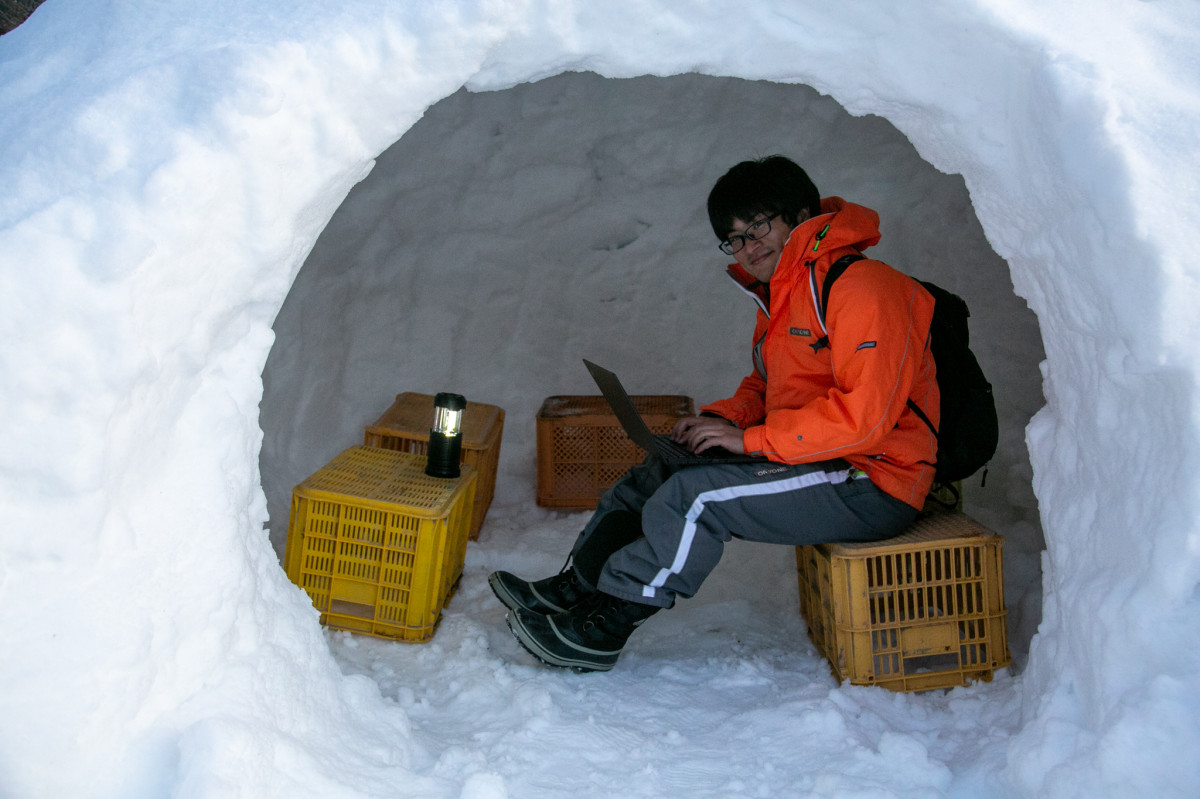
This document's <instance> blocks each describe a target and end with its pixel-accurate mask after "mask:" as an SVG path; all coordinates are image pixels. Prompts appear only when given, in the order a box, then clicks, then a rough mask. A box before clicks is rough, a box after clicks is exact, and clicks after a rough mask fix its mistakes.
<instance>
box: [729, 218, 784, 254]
mask: <svg viewBox="0 0 1200 799" xmlns="http://www.w3.org/2000/svg"><path fill="white" fill-rule="evenodd" d="M777 216H779V214H771V215H770V216H768V217H767V218H766V219H760V220H758V221H757V222H751V223H750V224H749V225H747V226H746V229H745V230H743V231H742V232H741V233H739V234H738V235H736V236H730V237H729V238H727V239H725V241H723V242H721V243H720V244H718V245H717V246H718V247H720V248H721V252H723V253H725V254H726V255H733V254H734V253H735V252H737V251H738V250H740V249H742V248H743V247H745V246H746V242H748V241H758V240H759V239H761V238H762V237H763V236H765V235H767V234H768V233H770V232H771V220H772V219H774V218H776V217H777Z"/></svg>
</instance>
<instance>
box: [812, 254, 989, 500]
mask: <svg viewBox="0 0 1200 799" xmlns="http://www.w3.org/2000/svg"><path fill="white" fill-rule="evenodd" d="M861 260H863V256H862V255H858V254H854V255H847V256H845V257H844V258H839V259H838V260H837V261H835V262H834V264H833V265H832V266H830V267H829V273H828V274H827V275H826V277H825V285H824V286H822V287H821V306H820V307H819V308H817V314H818V315H819V316H820V317H821V323H822V325H823V324H824V322H825V308H826V307H827V306H828V305H829V289H830V287H832V286H833V281H835V280H837V279H838V277H839V276H840V275H841V274H842V273H843V272H845V271H846V268H847V267H849V266H850V264H852V263H854V262H855V261H861ZM920 283H921V285H922V286H924V287H925V290H926V291H928V292H929V293H930V294H932V295H933V299H934V306H933V321H932V323H931V324H930V325H929V337H930V342H929V348H930V351H931V352H932V353H933V362H934V363H935V364H936V365H937V382H938V391H939V393H940V394H941V403H940V405H941V426H940V429H938V428H935V427H934V426H933V425H932V424H931V423H930V421H929V417H927V416H926V415H925V413H924V412H923V411H922V410H921V409H920V408H919V407H917V404H916V403H915V402H913V401H912V400H911V399H910V400H909V401H908V407H910V408H912V410H913V412H914V413H915V414H917V416H918V417H920V419H921V421H923V422H924V423H925V424H926V425H928V426H929V429H930V430H932V431H933V434H934V435H935V436H937V442H938V449H937V473H936V475H935V476H934V482H935V483H941V484H943V485H948V484H950V483H953V482H955V481H957V480H962V479H963V478H966V477H970V476H971V475H973V474H975V472H977V471H979V470H980V469H981V468H982V467H984V466H985V465H986V464H987V462H988V461H990V460H991V458H992V456H993V455H995V454H996V445H997V443H998V442H999V439H1000V426H999V422H998V420H997V418H996V400H995V397H993V396H992V384H991V383H989V382H988V381H987V378H986V377H985V376H984V374H983V369H981V368H980V367H979V361H977V360H976V359H975V353H973V352H971V346H970V341H971V333H970V331H969V330H968V327H967V319H968V317H970V316H971V311H970V310H969V309H968V308H967V303H966V302H964V301H963V299H962V297H959V296H958V295H957V294H953V293H951V292H949V291H946V290H945V289H944V288H942V287H940V286H937V285H935V284H933V283H927V282H925V281H924V280H922V281H920ZM828 344H829V337H828V335H826V336H822V338H821V339H820V340H819V341H818V342H817V345H815V347H816V348H817V349H820V347H821V346H828ZM983 479H984V480H986V479H987V470H986V469H984V476H983ZM981 484H982V483H981Z"/></svg>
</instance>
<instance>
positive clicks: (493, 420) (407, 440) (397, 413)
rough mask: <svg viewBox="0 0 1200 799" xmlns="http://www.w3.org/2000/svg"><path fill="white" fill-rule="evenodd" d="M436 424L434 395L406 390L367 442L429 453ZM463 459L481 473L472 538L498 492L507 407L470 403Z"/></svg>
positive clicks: (465, 414)
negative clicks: (497, 477) (497, 480)
mask: <svg viewBox="0 0 1200 799" xmlns="http://www.w3.org/2000/svg"><path fill="white" fill-rule="evenodd" d="M431 427H433V395H432V394H415V393H413V392H405V393H403V394H397V395H396V401H395V402H393V403H392V405H391V407H390V408H388V409H387V410H386V411H384V413H383V415H382V416H380V417H379V418H378V419H377V420H375V424H373V425H370V426H369V427H367V429H366V432H365V433H364V436H363V443H364V444H366V445H367V446H368V447H382V448H384V449H391V450H395V451H397V452H411V453H413V454H415V455H426V456H427V455H428V454H429V428H431ZM462 431H463V440H462V462H463V463H465V464H467V465H468V466H471V467H472V468H474V469H475V471H476V472H478V474H479V484H478V486H477V487H476V489H475V506H474V508H473V510H472V515H471V528H470V538H471V540H472V541H474V540H476V539H478V538H479V529H480V528H481V527H483V520H484V517H486V516H487V512H488V508H490V507H491V505H492V498H493V497H494V496H495V495H496V470H497V466H498V465H499V462H500V439H501V437H502V436H503V435H504V410H503V409H502V408H499V407H497V406H495V405H484V404H483V403H480V402H470V401H468V402H467V407H466V410H465V411H463V421H462Z"/></svg>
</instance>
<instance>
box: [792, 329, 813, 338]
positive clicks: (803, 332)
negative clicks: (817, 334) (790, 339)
mask: <svg viewBox="0 0 1200 799" xmlns="http://www.w3.org/2000/svg"><path fill="white" fill-rule="evenodd" d="M788 332H789V333H791V334H792V335H793V336H807V337H811V336H812V331H811V330H809V329H808V328H807V327H789V328H788Z"/></svg>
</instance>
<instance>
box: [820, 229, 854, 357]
mask: <svg viewBox="0 0 1200 799" xmlns="http://www.w3.org/2000/svg"><path fill="white" fill-rule="evenodd" d="M865 259H866V256H864V255H863V254H862V253H860V252H853V253H850V254H849V255H843V256H842V257H841V258H838V259H837V260H836V261H834V262H833V264H832V265H830V267H829V271H828V272H826V273H825V283H824V285H822V286H821V299H820V300H819V301H818V302H817V318H818V319H820V320H821V329H822V331H824V332H823V333H822V335H821V337H820V338H819V339H817V340H816V341H815V342H813V343H812V344H809V345H808V346H810V347H812V350H813V352H820V351H821V350H823V349H825V348H826V347H828V346H829V333H828V331H825V308H826V307H828V305H829V290H830V289H831V288H833V281H835V280H837V279H838V278H839V277H841V276H842V272H845V271H846V269H848V268H849V267H850V264H852V263H854V262H855V261H862V260H865Z"/></svg>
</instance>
